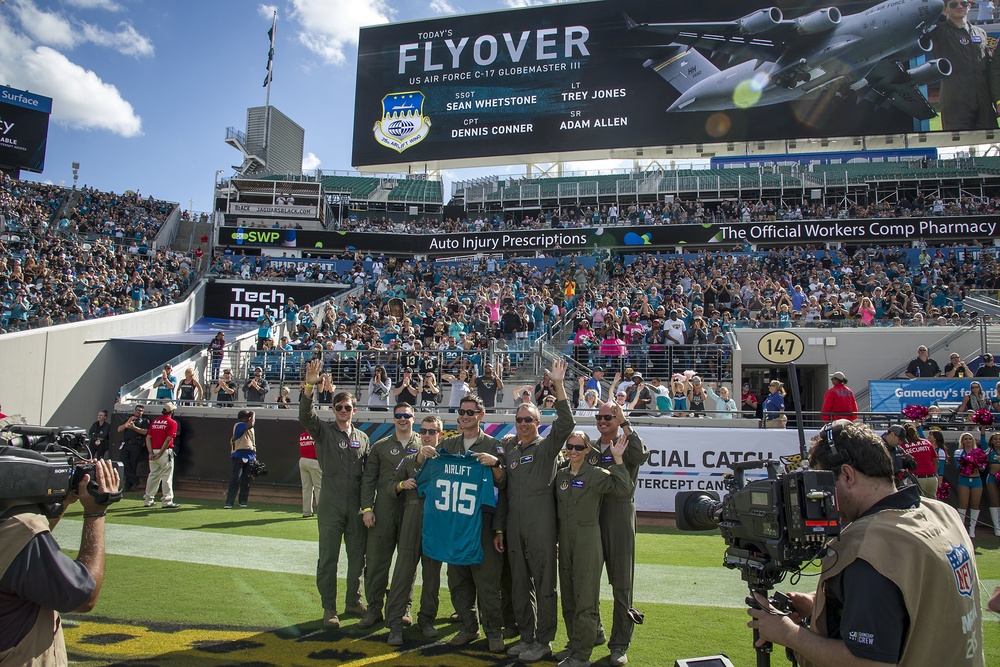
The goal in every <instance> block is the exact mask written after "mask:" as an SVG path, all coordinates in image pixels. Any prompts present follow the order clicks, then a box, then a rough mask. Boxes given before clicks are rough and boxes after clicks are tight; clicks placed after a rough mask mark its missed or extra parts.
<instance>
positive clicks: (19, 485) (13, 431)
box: [0, 424, 124, 518]
mask: <svg viewBox="0 0 1000 667" xmlns="http://www.w3.org/2000/svg"><path fill="white" fill-rule="evenodd" d="M0 437H2V438H3V439H2V440H0V517H3V516H5V515H6V514H7V513H8V511H9V510H10V509H12V508H14V507H20V506H25V505H38V506H40V508H41V512H42V514H44V515H45V516H47V517H49V518H54V517H57V516H59V515H61V514H62V512H63V509H64V504H63V501H65V500H66V496H67V495H68V494H70V493H73V492H75V491H76V489H77V487H78V486H79V485H80V482H81V481H82V480H83V477H84V475H90V483H89V484H88V485H87V490H88V491H89V493H90V495H92V496H93V497H94V498H95V499H96V500H97V502H98V503H99V504H101V505H110V504H111V503H115V502H118V501H119V500H121V498H122V494H121V491H120V490H119V491H117V492H115V493H101V492H100V491H99V490H98V488H99V487H98V486H97V472H96V469H95V464H94V463H92V462H90V461H91V460H92V459H93V454H92V453H91V451H90V447H89V445H88V439H87V432H86V431H84V430H83V429H82V428H78V427H68V426H52V427H48V426H25V425H20V424H10V425H8V426H6V427H4V429H3V431H2V432H0ZM112 465H114V466H115V468H116V469H117V470H118V474H119V476H122V474H123V470H124V466H123V465H122V464H121V463H120V462H118V461H115V462H113V463H112Z"/></svg>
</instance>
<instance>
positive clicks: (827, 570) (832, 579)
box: [748, 420, 985, 667]
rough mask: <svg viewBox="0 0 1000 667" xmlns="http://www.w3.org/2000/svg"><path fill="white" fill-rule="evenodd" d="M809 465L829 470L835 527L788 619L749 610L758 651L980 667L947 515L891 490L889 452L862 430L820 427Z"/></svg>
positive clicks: (962, 564)
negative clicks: (771, 648) (765, 647)
mask: <svg viewBox="0 0 1000 667" xmlns="http://www.w3.org/2000/svg"><path fill="white" fill-rule="evenodd" d="M809 465H810V467H811V468H812V469H815V470H830V471H833V473H834V475H835V479H836V489H837V498H838V502H839V506H840V514H841V518H842V519H843V522H844V527H843V530H842V532H841V534H840V537H839V538H837V539H835V540H833V541H832V542H830V544H829V545H828V552H827V556H826V557H825V558H824V560H823V569H822V573H821V575H820V579H819V582H818V584H817V588H816V593H815V594H812V595H806V594H800V593H790V594H788V597H789V598H790V599H791V602H792V604H793V606H794V609H795V612H794V613H791V614H789V615H784V614H780V613H773V610H759V609H750V610H749V611H748V613H749V614H750V615H751V616H752V617H753V620H752V621H750V622H749V623H748V625H749V626H750V627H751V628H754V629H756V630H758V631H759V632H760V642H759V644H758V645H761V644H762V643H763V642H765V641H771V642H774V643H776V644H781V645H783V646H787V647H789V648H790V649H792V650H793V651H794V653H795V654H796V657H797V658H798V660H799V663H800V664H802V665H815V666H821V665H835V666H836V667H849V666H851V665H871V664H880V663H881V664H884V663H890V664H900V665H969V666H971V667H982V666H983V665H984V664H985V658H984V654H983V627H982V617H981V615H980V609H981V608H982V607H981V604H980V597H979V577H978V573H977V572H976V563H975V553H974V551H973V545H972V541H971V540H970V539H969V537H968V535H967V534H966V532H965V530H964V528H963V526H962V524H961V523H960V522H959V520H958V517H957V515H956V514H955V511H954V510H953V509H952V508H951V507H948V506H947V505H945V504H943V503H940V502H938V501H936V500H932V499H930V498H921V497H920V494H919V489H917V487H908V488H904V489H901V490H899V491H897V490H896V488H895V486H894V474H893V466H892V459H891V457H890V455H889V452H888V451H887V449H886V447H885V445H884V444H883V442H882V440H881V439H880V438H879V437H878V435H876V434H875V433H874V432H873V431H872V430H871V429H870V428H869V427H867V426H865V425H864V424H856V423H853V422H849V421H847V420H838V421H836V422H832V423H831V424H829V425H828V426H826V427H824V428H823V430H822V431H820V434H819V435H818V436H816V438H814V439H813V442H812V447H811V449H810V452H809ZM801 620H805V621H806V623H801V624H800V622H799V621H801Z"/></svg>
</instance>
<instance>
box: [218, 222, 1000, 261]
mask: <svg viewBox="0 0 1000 667" xmlns="http://www.w3.org/2000/svg"><path fill="white" fill-rule="evenodd" d="M917 238H923V239H924V240H927V241H930V240H932V239H933V240H947V239H959V240H960V239H981V240H984V241H986V240H988V239H995V238H1000V216H995V215H984V216H973V217H949V218H946V217H930V218H879V219H877V220H775V221H771V222H731V223H724V224H704V225H647V226H642V227H638V226H637V227H581V228H579V229H531V230H524V231H508V232H466V233H460V234H409V235H403V234H391V233H378V232H327V231H304V230H301V229H298V230H296V229H256V228H249V227H246V228H244V227H220V228H219V243H218V245H220V246H250V247H278V246H286V247H290V248H302V249H306V248H323V249H327V250H344V249H352V248H353V249H357V250H376V251H379V252H394V253H396V252H398V253H416V254H431V255H448V254H452V255H467V254H469V253H477V252H484V253H496V252H507V253H510V252H525V251H532V250H542V251H552V250H570V249H578V250H583V249H593V248H594V247H595V246H598V247H601V248H631V247H636V248H638V247H642V246H659V247H663V246H680V245H690V244H698V245H705V244H711V243H727V244H742V243H744V242H746V243H751V244H753V245H758V244H760V245H768V244H776V245H786V244H788V243H796V244H800V243H827V242H831V241H840V242H845V241H846V242H861V243H883V242H886V241H907V240H912V239H917Z"/></svg>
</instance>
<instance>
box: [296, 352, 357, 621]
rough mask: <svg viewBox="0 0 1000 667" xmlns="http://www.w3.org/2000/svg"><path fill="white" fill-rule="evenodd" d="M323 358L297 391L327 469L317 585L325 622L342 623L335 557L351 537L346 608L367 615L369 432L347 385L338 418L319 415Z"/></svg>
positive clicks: (337, 401) (336, 403)
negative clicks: (316, 402)
mask: <svg viewBox="0 0 1000 667" xmlns="http://www.w3.org/2000/svg"><path fill="white" fill-rule="evenodd" d="M322 365H323V363H322V362H321V361H320V360H318V359H315V360H313V361H310V362H309V364H308V366H306V375H305V384H304V385H303V387H302V393H301V395H300V397H299V423H300V424H302V428H304V429H305V430H306V431H308V433H309V435H311V436H312V437H313V440H314V441H315V443H316V460H318V461H319V465H320V468H321V469H322V470H323V485H322V488H321V489H320V492H319V510H318V512H317V514H319V563H318V565H317V567H316V588H318V589H319V595H320V599H321V600H322V602H323V625H324V626H325V627H328V628H339V627H340V619H339V618H338V616H337V563H338V561H339V560H340V543H341V541H344V542H346V543H347V594H346V596H345V597H346V607H345V611H346V612H347V613H350V614H358V615H359V616H364V614H365V613H366V612H367V611H368V609H367V607H365V604H364V602H363V601H362V600H361V574H362V573H363V572H364V569H365V537H366V534H365V526H364V523H362V520H361V475H362V472H363V470H364V465H365V460H366V459H367V458H368V449H369V443H368V436H367V435H365V433H364V432H363V431H361V430H360V429H357V428H355V427H354V425H353V424H351V419H352V418H353V417H354V412H355V410H357V407H356V406H357V400H356V399H355V397H354V394H352V393H350V392H348V391H342V392H338V393H337V395H336V396H334V397H333V409H334V411H335V418H336V421H335V422H334V423H333V424H328V423H325V422H323V421H321V420H320V418H319V417H318V416H317V415H316V411H315V410H314V409H313V393H314V392H315V390H316V383H317V382H319V379H320V371H321V370H322Z"/></svg>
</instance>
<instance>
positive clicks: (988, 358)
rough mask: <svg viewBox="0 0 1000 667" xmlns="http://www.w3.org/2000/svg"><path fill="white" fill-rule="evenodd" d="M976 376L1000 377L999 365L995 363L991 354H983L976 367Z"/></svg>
mask: <svg viewBox="0 0 1000 667" xmlns="http://www.w3.org/2000/svg"><path fill="white" fill-rule="evenodd" d="M976 377H977V378H1000V366H997V365H996V362H995V361H994V360H993V355H992V354H990V353H989V352H987V353H986V354H984V355H983V363H981V364H979V368H977V369H976Z"/></svg>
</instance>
